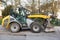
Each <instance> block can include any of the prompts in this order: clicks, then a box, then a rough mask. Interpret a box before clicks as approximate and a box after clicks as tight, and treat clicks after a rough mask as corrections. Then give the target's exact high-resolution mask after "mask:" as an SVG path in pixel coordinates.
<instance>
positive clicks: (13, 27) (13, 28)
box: [10, 23, 21, 33]
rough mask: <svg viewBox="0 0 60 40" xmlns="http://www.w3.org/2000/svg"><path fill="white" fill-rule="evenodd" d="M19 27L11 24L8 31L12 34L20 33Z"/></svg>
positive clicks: (16, 24)
mask: <svg viewBox="0 0 60 40" xmlns="http://www.w3.org/2000/svg"><path fill="white" fill-rule="evenodd" d="M20 28H21V27H20V26H19V24H18V23H11V24H10V31H11V32H13V33H17V32H19V31H20Z"/></svg>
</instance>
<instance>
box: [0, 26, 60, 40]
mask: <svg viewBox="0 0 60 40" xmlns="http://www.w3.org/2000/svg"><path fill="white" fill-rule="evenodd" d="M0 27H1V26H0ZM3 29H4V28H2V27H1V29H0V40H60V29H59V28H57V29H56V30H55V32H54V33H44V32H41V33H32V32H30V31H29V30H28V31H21V32H19V33H11V32H8V31H5V30H3ZM1 30H3V31H1Z"/></svg>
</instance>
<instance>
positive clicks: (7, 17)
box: [2, 15, 10, 28]
mask: <svg viewBox="0 0 60 40" xmlns="http://www.w3.org/2000/svg"><path fill="white" fill-rule="evenodd" d="M6 19H7V20H8V22H7V25H6V28H8V25H9V22H10V15H8V16H6V17H5V18H3V20H2V26H3V27H4V21H5V20H6Z"/></svg>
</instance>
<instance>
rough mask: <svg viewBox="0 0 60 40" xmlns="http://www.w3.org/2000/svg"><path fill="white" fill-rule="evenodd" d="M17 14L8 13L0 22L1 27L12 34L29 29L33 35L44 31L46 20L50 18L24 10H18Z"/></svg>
mask: <svg viewBox="0 0 60 40" xmlns="http://www.w3.org/2000/svg"><path fill="white" fill-rule="evenodd" d="M18 10H19V13H14V12H12V13H10V15H8V16H6V17H4V18H3V20H2V26H3V27H5V28H6V29H8V30H10V31H11V32H13V33H16V32H19V31H21V29H30V30H31V31H32V32H34V33H39V32H41V31H44V30H45V29H46V27H47V22H48V21H47V19H49V18H51V17H50V16H48V15H46V14H42V13H33V14H32V13H30V11H29V10H27V9H25V8H23V7H22V8H19V9H18Z"/></svg>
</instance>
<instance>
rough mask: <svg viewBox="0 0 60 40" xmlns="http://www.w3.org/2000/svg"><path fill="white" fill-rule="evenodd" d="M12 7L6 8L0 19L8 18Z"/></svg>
mask: <svg viewBox="0 0 60 40" xmlns="http://www.w3.org/2000/svg"><path fill="white" fill-rule="evenodd" d="M12 7H13V6H12V5H9V6H7V7H6V8H5V9H4V10H3V11H2V17H3V18H4V17H5V16H8V15H10V10H11V8H12Z"/></svg>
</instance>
